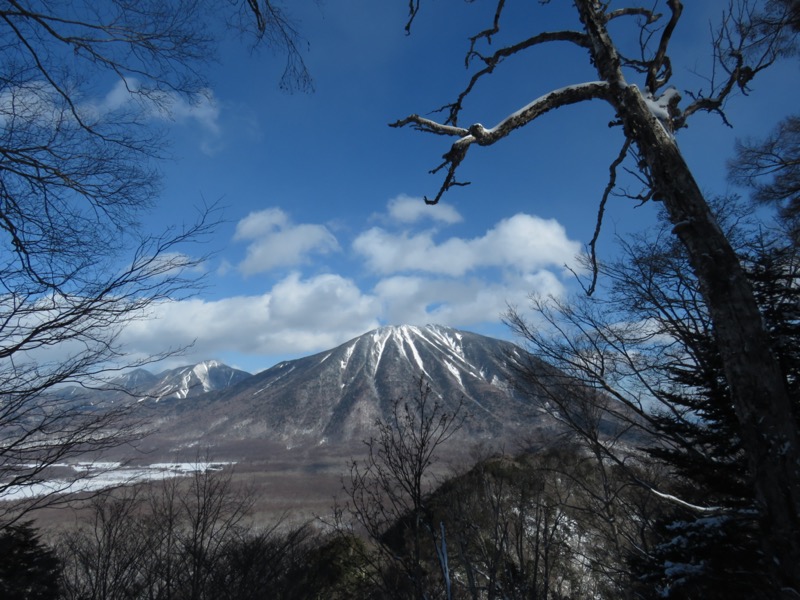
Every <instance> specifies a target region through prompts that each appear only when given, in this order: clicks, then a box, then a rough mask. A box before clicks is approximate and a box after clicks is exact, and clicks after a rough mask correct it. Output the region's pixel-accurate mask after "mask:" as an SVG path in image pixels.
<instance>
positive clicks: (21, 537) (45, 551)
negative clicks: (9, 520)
mask: <svg viewBox="0 0 800 600" xmlns="http://www.w3.org/2000/svg"><path fill="white" fill-rule="evenodd" d="M60 571H61V567H60V564H59V561H58V558H56V555H55V553H54V552H53V551H52V550H51V549H50V548H48V547H47V545H46V544H44V542H42V540H41V538H40V537H39V534H38V532H37V530H36V529H35V528H34V527H33V526H32V524H31V521H27V522H25V523H17V524H15V525H10V526H8V527H5V528H4V529H0V598H3V599H4V600H49V599H51V598H52V599H55V598H58V597H59V585H58V579H59V575H60Z"/></svg>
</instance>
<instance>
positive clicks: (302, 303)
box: [120, 273, 379, 364]
mask: <svg viewBox="0 0 800 600" xmlns="http://www.w3.org/2000/svg"><path fill="white" fill-rule="evenodd" d="M378 312H379V302H378V300H377V298H375V297H374V296H372V295H369V294H364V293H362V292H361V290H359V289H358V287H357V286H356V284H355V283H354V282H353V281H351V280H349V279H345V278H343V277H341V276H339V275H332V274H327V275H319V276H317V277H312V278H310V279H303V278H301V276H300V274H299V273H292V274H290V275H289V276H287V277H286V278H284V279H283V280H281V281H279V282H278V283H277V284H276V285H275V286H274V287H273V288H272V289H271V290H270V291H268V292H266V293H264V294H261V295H254V296H234V297H230V298H224V299H221V300H202V299H199V298H196V299H189V300H181V301H173V302H164V303H162V304H159V305H158V306H156V307H154V309H153V311H152V317H153V318H152V319H149V320H146V321H139V322H135V323H131V324H130V325H128V326H127V327H126V328H125V330H124V331H123V333H122V335H121V339H120V341H121V342H122V343H123V344H124V345H125V347H126V348H127V349H128V350H129V351H130V352H131V353H133V354H134V355H137V356H145V355H150V354H155V353H157V352H161V351H163V350H164V349H165V346H166V345H168V344H170V345H172V346H173V347H177V346H185V345H188V344H191V343H192V342H194V346H193V348H192V349H191V356H192V357H196V358H197V360H201V359H203V358H209V357H213V356H217V355H219V353H222V352H238V353H242V354H248V355H265V356H267V355H286V354H289V353H298V352H299V353H311V352H315V351H319V350H324V349H326V348H330V347H333V346H335V345H337V344H341V343H343V342H345V341H346V340H348V339H350V338H352V337H355V336H357V335H360V334H362V333H364V332H365V331H368V330H370V329H373V328H375V327H377V326H378V321H377V320H376V315H377V314H378ZM180 362H181V363H182V364H185V363H187V362H191V359H189V358H186V357H184V358H182V359H181V360H180Z"/></svg>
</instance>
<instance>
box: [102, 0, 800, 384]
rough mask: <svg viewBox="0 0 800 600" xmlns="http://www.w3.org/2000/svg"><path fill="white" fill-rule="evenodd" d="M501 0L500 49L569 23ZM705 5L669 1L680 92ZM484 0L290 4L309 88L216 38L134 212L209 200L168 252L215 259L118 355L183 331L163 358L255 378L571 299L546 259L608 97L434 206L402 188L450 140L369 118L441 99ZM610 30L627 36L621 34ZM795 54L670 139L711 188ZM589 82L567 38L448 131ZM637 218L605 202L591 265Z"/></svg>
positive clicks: (596, 144) (583, 213) (502, 78)
mask: <svg viewBox="0 0 800 600" xmlns="http://www.w3.org/2000/svg"><path fill="white" fill-rule="evenodd" d="M511 4H514V3H509V10H508V11H507V15H506V19H507V20H506V24H505V26H506V27H507V29H508V32H509V35H508V38H506V39H509V40H510V39H522V38H523V37H527V36H530V35H531V34H532V33H534V29H533V28H534V27H535V28H538V29H542V30H544V29H552V28H565V27H574V26H575V17H574V14H573V13H574V9H572V7H571V6H570V5H569V4H567V3H561V2H554V3H552V4H551V5H546V6H540V5H539V4H538V3H530V2H527V3H516V4H520V5H524V7H520V8H516V7H512V6H511ZM716 4H717V3H716V2H699V3H698V2H691V3H687V7H686V10H685V13H684V17H683V19H682V21H681V23H680V26H679V29H678V31H677V33H676V36H675V39H674V44H673V53H672V55H673V66H674V71H675V76H674V79H673V83H674V84H675V85H676V86H677V87H678V88H679V89H697V88H699V87H703V86H704V85H706V83H705V82H704V81H703V79H702V78H701V74H704V73H708V67H709V65H710V63H709V52H708V48H709V20H710V19H712V18H715V17H716V13H717V12H718V11H719V10H720V8H718V7H715V6H714V5H716ZM493 5H494V3H490V2H475V3H463V2H456V1H448V2H444V1H441V0H440V1H438V2H427V3H425V2H423V7H422V10H421V11H420V14H419V15H418V18H417V21H416V22H415V26H414V29H413V31H412V35H411V36H406V35H405V32H404V30H403V26H404V24H405V17H406V14H405V11H406V9H407V4H406V3H405V2H401V1H400V0H397V1H395V2H375V1H374V0H349V1H348V2H334V1H333V0H329V1H328V2H323V3H317V2H313V1H309V2H295V3H292V6H291V14H292V15H293V16H294V17H295V19H296V20H297V22H298V24H299V27H300V29H301V31H302V33H303V34H304V36H305V38H306V39H307V41H308V49H307V51H306V52H305V53H304V57H305V59H306V62H307V64H308V67H309V69H310V71H311V74H312V76H313V77H314V85H315V91H314V92H313V93H311V94H301V93H297V94H286V93H283V92H281V91H280V90H279V89H278V85H277V83H278V79H279V77H280V74H281V71H282V68H283V60H282V58H281V56H279V55H274V54H272V53H271V52H269V51H268V50H260V51H256V52H254V53H251V52H250V51H249V50H248V47H247V44H246V43H241V41H240V40H238V39H233V38H234V37H235V36H232V35H229V36H228V39H226V40H225V42H224V43H223V44H222V47H221V48H220V55H219V59H218V61H216V62H215V63H213V64H212V65H210V66H209V69H208V79H209V84H210V88H209V97H208V100H206V101H203V102H201V103H199V104H196V105H189V104H186V103H176V104H174V105H173V112H172V120H171V121H170V122H168V123H166V127H167V129H168V135H169V138H170V140H171V147H170V152H171V154H172V155H173V158H172V159H171V160H169V161H167V162H165V163H164V164H162V170H163V173H164V190H163V195H162V198H161V200H160V202H159V204H158V206H157V207H156V208H155V209H154V211H153V212H152V213H151V214H150V215H149V217H148V221H147V223H146V226H147V227H148V228H152V229H153V230H157V229H158V228H160V227H163V226H167V225H170V224H180V223H182V222H190V221H191V220H192V218H193V215H194V212H195V207H197V206H198V205H201V204H202V203H204V202H205V203H212V202H217V201H219V202H220V204H221V205H222V206H223V207H224V218H225V222H224V223H223V224H222V225H220V226H219V227H218V228H217V229H216V231H215V234H214V236H213V239H211V240H209V241H208V242H207V244H205V245H204V246H203V247H202V248H186V249H185V250H186V251H187V252H190V253H191V252H197V253H199V252H206V251H213V252H215V254H214V256H213V257H212V258H211V259H210V260H209V261H208V262H207V264H206V265H205V266H204V269H205V271H206V277H207V278H206V287H205V288H204V289H203V290H201V291H200V293H198V294H197V295H196V296H195V297H193V298H191V299H187V300H182V301H180V302H172V303H167V304H164V305H162V306H159V307H157V308H156V310H155V311H154V313H153V317H154V318H153V319H151V320H148V321H144V322H139V323H136V324H134V325H132V326H131V327H129V328H128V329H127V330H126V331H125V332H124V333H123V336H122V341H123V342H124V343H125V344H126V345H127V346H128V349H129V350H130V351H131V352H132V353H133V354H134V355H144V354H147V353H151V352H156V351H160V350H163V349H164V348H165V347H166V346H176V345H182V344H187V343H191V342H192V341H194V347H193V348H192V349H191V350H190V351H188V352H187V354H185V355H184V356H182V357H180V358H178V359H176V360H175V361H173V363H171V364H170V365H165V366H173V365H174V364H188V363H192V362H196V361H199V360H203V359H211V358H214V359H219V360H222V361H224V362H226V363H227V364H230V365H233V366H237V367H240V368H244V369H246V370H249V371H251V372H255V371H258V370H262V369H265V368H268V367H270V366H272V365H273V364H275V363H276V362H278V361H279V360H282V359H285V358H294V357H298V356H303V355H307V354H310V353H313V352H316V351H320V350H324V349H326V348H329V347H332V346H334V345H337V344H339V343H342V342H344V341H346V340H348V339H350V338H352V337H354V336H356V335H360V334H361V333H364V332H365V331H367V330H369V329H371V328H374V327H377V326H380V325H393V324H403V323H410V324H424V323H441V324H444V325H450V326H454V327H459V328H463V329H467V330H471V331H476V332H479V333H485V334H489V335H495V336H498V337H508V335H509V334H508V332H507V331H506V330H505V329H504V327H503V326H502V325H501V324H500V322H499V321H500V315H501V313H502V312H503V311H504V310H505V308H506V306H507V304H514V305H517V306H520V307H522V306H524V305H525V304H526V297H527V296H528V294H530V293H545V294H548V293H552V294H564V293H568V292H569V291H570V290H574V289H575V287H576V286H575V285H574V281H573V278H572V275H570V274H569V273H568V272H567V271H566V270H565V268H564V266H565V265H567V264H573V263H574V257H575V255H576V254H577V253H579V252H580V251H581V250H582V249H583V248H584V246H585V244H586V243H587V242H588V241H589V239H590V238H591V235H592V231H593V229H594V224H595V214H596V210H597V202H598V199H599V196H600V194H601V192H602V189H603V187H604V185H605V184H606V178H607V173H608V165H609V163H610V162H611V161H612V160H613V158H614V157H615V156H616V153H617V151H618V149H619V146H620V144H621V136H620V132H619V131H617V130H616V129H609V128H608V127H607V123H608V121H609V120H611V118H612V117H613V114H612V113H611V112H610V110H609V108H608V107H607V106H606V105H604V104H601V103H593V104H586V105H579V106H575V107H571V108H567V109H561V110H559V111H556V112H555V113H552V114H549V115H547V116H546V117H544V118H542V119H541V120H540V121H538V122H536V123H534V124H532V125H529V126H528V127H526V128H525V129H523V130H520V131H517V132H515V133H514V134H513V135H512V136H511V137H510V138H508V139H506V140H505V141H503V142H501V143H499V144H497V145H495V146H493V147H491V148H476V149H473V150H472V151H471V152H470V156H469V157H468V159H467V160H466V161H465V163H464V164H463V165H462V167H461V172H460V175H461V178H462V179H467V180H469V181H471V182H472V185H470V186H468V187H464V188H455V189H453V190H452V191H451V192H450V193H449V194H448V195H446V196H445V198H444V201H443V203H441V204H440V205H438V206H436V207H426V206H425V205H424V204H423V202H422V199H421V198H422V196H423V195H425V194H427V195H432V194H435V192H436V190H437V189H438V185H439V183H440V176H438V175H430V174H428V170H429V169H431V168H433V167H435V166H436V165H437V164H438V162H439V160H440V156H441V155H442V154H443V153H444V152H445V151H446V150H447V149H448V147H449V141H448V140H446V139H443V138H436V137H433V136H430V135H425V134H422V133H417V132H414V131H412V130H410V129H409V130H396V129H391V128H389V127H388V126H387V124H388V123H389V122H392V121H394V120H397V119H398V118H402V117H404V116H406V115H408V114H410V113H427V112H430V111H431V110H434V109H436V108H438V107H439V106H441V105H443V104H445V103H447V102H449V101H452V100H453V99H454V98H455V97H456V95H457V94H458V93H459V92H460V91H461V90H462V89H463V87H464V86H465V85H466V83H467V81H468V80H469V74H470V73H471V71H467V70H465V68H464V61H463V58H464V54H465V52H466V49H467V47H468V37H469V36H470V35H473V34H474V33H476V32H478V31H480V30H482V29H484V28H485V27H486V26H487V25H488V24H489V23H490V22H491V16H492V11H493ZM512 8H514V9H515V10H518V11H521V12H517V13H514V12H512V10H511V9H512ZM525 11H527V12H525ZM628 31H629V32H633V31H634V30H633V28H631V29H629V30H628ZM616 33H617V34H618V35H619V36H620V37H619V38H618V40H619V42H620V43H622V44H630V43H633V42H635V38H631V37H630V36H625V34H624V28H618V31H617V32H616ZM502 41H503V39H498V40H497V43H502ZM796 65H797V63H796V62H793V63H787V64H785V65H779V66H777V67H775V68H774V69H773V70H771V71H769V72H767V73H765V74H764V76H763V77H762V78H761V79H757V80H756V81H755V84H754V89H753V91H752V93H751V94H750V96H749V97H746V98H745V97H741V96H740V97H736V98H734V99H733V100H732V101H731V102H730V104H729V106H728V109H727V114H728V116H729V118H730V120H731V122H732V123H733V124H734V129H733V130H731V129H729V128H726V127H725V126H724V125H722V123H721V122H720V119H719V118H718V117H716V116H713V115H699V116H698V117H696V118H694V120H693V121H692V122H691V125H690V127H689V129H687V130H684V131H682V132H681V133H680V135H679V138H678V139H679V143H680V145H681V148H682V151H683V152H684V154H685V156H686V157H687V160H688V161H689V163H690V165H691V166H692V167H693V169H694V171H695V174H696V176H697V178H698V180H699V181H700V183H701V186H702V187H703V188H704V189H705V190H707V191H708V192H709V193H711V194H714V193H724V192H725V191H726V190H727V189H728V184H727V183H726V181H725V161H726V159H727V158H728V157H730V155H731V152H732V148H733V143H734V140H735V139H736V137H737V136H738V137H747V136H756V135H761V134H763V133H765V132H767V131H768V130H769V129H770V128H771V127H772V126H773V125H774V124H775V123H776V122H777V121H778V119H779V118H780V117H781V116H782V115H785V114H787V113H788V112H790V111H792V110H794V109H796V97H797V92H798V91H800V86H799V85H798V77H797V75H798V73H797V66H796ZM595 78H596V76H595V74H594V72H593V71H592V69H591V67H590V65H589V63H588V60H587V58H586V55H585V53H584V52H582V51H580V50H579V49H575V48H569V47H563V46H552V47H542V48H540V49H539V50H537V51H534V52H531V53H529V55H526V56H521V57H518V58H515V59H512V60H509V61H507V63H506V64H504V65H502V66H501V67H500V68H499V69H498V70H497V72H496V73H495V75H494V76H492V77H490V78H488V79H485V80H484V81H483V82H482V84H480V86H479V87H478V88H477V89H476V91H475V94H474V95H473V96H472V97H471V98H470V99H469V100H468V101H467V103H466V106H465V110H464V112H463V114H462V118H461V122H462V123H464V124H467V123H472V122H481V123H483V124H484V125H487V126H490V125H493V124H494V123H496V122H497V121H499V120H500V119H502V118H503V117H505V116H506V115H508V114H510V113H511V112H513V111H514V110H516V109H518V108H519V107H521V106H524V105H525V104H527V103H528V102H530V101H531V100H532V99H533V98H535V97H537V96H539V95H541V94H543V93H546V92H547V91H549V90H551V89H554V88H558V87H561V86H563V85H567V84H570V83H579V82H583V81H591V80H593V79H595ZM632 82H635V81H632ZM112 92H113V90H109V93H110V94H111V93H112ZM656 210H657V207H656V206H649V205H646V206H642V207H639V208H633V207H632V205H631V202H630V201H625V200H622V199H618V200H616V201H614V202H613V205H612V206H611V207H610V211H609V214H608V218H607V223H606V228H605V231H604V233H603V237H602V239H601V243H600V245H599V250H600V253H601V256H603V255H605V256H610V255H611V254H612V253H613V251H614V244H613V238H614V236H615V235H624V234H625V233H626V232H630V231H634V230H637V229H641V228H644V227H646V226H647V225H648V224H651V223H652V222H653V220H654V216H655V213H656Z"/></svg>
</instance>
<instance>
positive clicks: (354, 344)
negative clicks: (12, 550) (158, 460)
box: [159, 325, 547, 448]
mask: <svg viewBox="0 0 800 600" xmlns="http://www.w3.org/2000/svg"><path fill="white" fill-rule="evenodd" d="M539 363H541V361H538V359H536V358H535V357H532V356H531V355H529V354H528V353H526V352H525V351H524V350H522V349H521V348H519V347H518V346H516V345H515V344H512V343H511V342H507V341H503V340H498V339H496V338H490V337H487V336H482V335H479V334H476V333H471V332H466V331H462V330H457V329H453V328H449V327H444V326H441V325H426V326H411V325H400V326H389V327H381V328H378V329H374V330H372V331H369V332H367V333H365V334H363V335H361V336H358V337H356V338H353V339H351V340H348V341H347V342H345V343H344V344H341V345H339V346H337V347H335V348H332V349H329V350H325V351H322V352H319V353H316V354H313V355H310V356H307V357H303V358H299V359H296V360H291V361H283V362H281V363H278V364H276V365H275V366H273V367H271V368H269V369H267V370H265V371H262V372H260V373H258V374H256V375H252V376H250V377H248V378H246V379H243V380H242V381H239V382H238V383H236V384H235V385H232V386H230V387H227V388H225V389H222V390H218V391H214V392H211V393H207V394H202V395H199V396H197V397H196V398H194V399H193V400H192V401H191V402H187V401H186V400H184V399H180V398H177V399H175V400H173V401H172V402H171V403H170V408H171V413H170V414H161V415H159V416H160V419H161V421H160V425H161V429H162V432H168V433H166V435H167V437H169V438H170V439H171V440H172V442H173V443H174V444H175V445H176V447H178V446H181V445H188V444H203V445H207V446H218V445H220V444H225V443H230V442H233V441H240V442H243V441H247V440H251V441H262V442H272V443H275V444H280V445H282V446H284V447H287V448H289V447H295V446H298V445H303V446H322V445H336V444H347V443H353V442H359V441H361V440H363V439H366V438H367V437H368V436H369V435H370V434H371V432H373V431H374V425H375V422H376V420H378V419H381V420H383V421H386V420H387V419H389V418H390V415H391V407H392V403H393V402H395V401H398V400H400V399H409V398H413V397H414V395H415V394H419V385H420V381H422V382H424V384H425V385H428V386H430V389H431V394H432V398H433V399H434V400H435V401H436V402H438V403H439V404H440V405H441V406H442V409H443V410H446V411H448V412H452V411H454V410H456V407H457V406H458V405H459V404H463V410H464V411H465V413H466V414H467V419H466V420H465V425H464V428H463V432H462V433H463V435H464V437H468V438H472V439H474V440H475V441H479V440H502V439H509V440H510V439H519V436H520V435H524V434H525V435H527V434H530V432H531V430H532V429H535V428H536V427H538V426H541V425H542V424H543V423H544V422H545V421H546V420H547V418H546V416H545V415H544V414H543V411H542V409H541V408H540V407H539V405H538V403H536V402H533V401H532V398H531V395H530V393H527V392H523V391H521V390H520V389H519V387H518V385H517V379H518V378H517V376H516V372H515V369H517V368H519V367H520V366H530V365H537V364H539ZM541 364H542V365H543V364H544V363H541Z"/></svg>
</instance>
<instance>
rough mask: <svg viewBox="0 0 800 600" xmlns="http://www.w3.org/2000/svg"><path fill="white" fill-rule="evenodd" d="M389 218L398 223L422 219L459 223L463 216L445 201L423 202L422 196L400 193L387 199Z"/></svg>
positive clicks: (414, 221)
mask: <svg viewBox="0 0 800 600" xmlns="http://www.w3.org/2000/svg"><path fill="white" fill-rule="evenodd" d="M388 209H389V218H390V219H391V220H392V221H396V222H399V223H416V222H418V221H422V220H423V219H430V220H432V221H438V222H441V223H445V224H447V225H452V224H454V223H460V222H461V221H462V220H463V218H462V217H461V215H460V214H459V213H458V211H457V210H456V208H455V207H454V206H452V205H451V204H447V203H446V202H439V203H438V204H436V205H430V204H425V201H424V200H423V199H422V198H412V197H411V196H406V195H405V194H400V195H399V196H397V197H396V198H394V199H392V200H390V201H389V205H388Z"/></svg>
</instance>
